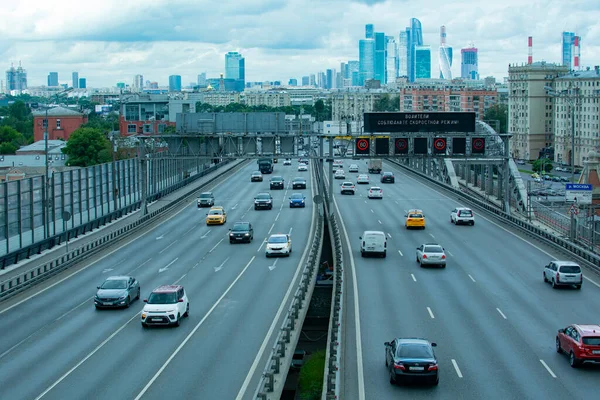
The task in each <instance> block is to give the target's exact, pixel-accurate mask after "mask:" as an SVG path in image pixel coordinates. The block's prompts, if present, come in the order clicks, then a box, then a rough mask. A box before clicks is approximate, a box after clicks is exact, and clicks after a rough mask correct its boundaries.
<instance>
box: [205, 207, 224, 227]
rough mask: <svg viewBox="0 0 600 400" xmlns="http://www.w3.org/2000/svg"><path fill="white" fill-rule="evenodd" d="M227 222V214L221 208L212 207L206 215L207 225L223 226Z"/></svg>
mask: <svg viewBox="0 0 600 400" xmlns="http://www.w3.org/2000/svg"><path fill="white" fill-rule="evenodd" d="M225 222H227V213H226V212H225V210H224V209H223V207H220V206H214V207H212V208H211V209H210V210H209V211H208V213H206V225H223V224H224V223H225Z"/></svg>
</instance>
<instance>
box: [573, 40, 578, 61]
mask: <svg viewBox="0 0 600 400" xmlns="http://www.w3.org/2000/svg"><path fill="white" fill-rule="evenodd" d="M574 48H575V51H574V59H573V67H575V68H579V36H575V44H574Z"/></svg>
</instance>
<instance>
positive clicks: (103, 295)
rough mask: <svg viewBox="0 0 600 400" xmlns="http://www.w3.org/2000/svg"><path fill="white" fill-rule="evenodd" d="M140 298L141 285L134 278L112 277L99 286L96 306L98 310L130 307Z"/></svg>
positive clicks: (95, 298) (95, 299)
mask: <svg viewBox="0 0 600 400" xmlns="http://www.w3.org/2000/svg"><path fill="white" fill-rule="evenodd" d="M139 298H140V283H139V282H138V281H137V279H135V278H134V277H133V276H110V277H108V278H106V280H105V281H104V283H103V284H102V285H100V286H98V291H97V292H96V297H94V305H95V306H96V308H104V307H129V304H131V302H132V301H134V300H138V299H139Z"/></svg>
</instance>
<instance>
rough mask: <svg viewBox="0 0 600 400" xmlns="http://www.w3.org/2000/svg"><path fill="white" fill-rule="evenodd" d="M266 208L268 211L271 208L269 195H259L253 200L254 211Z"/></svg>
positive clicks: (271, 201)
mask: <svg viewBox="0 0 600 400" xmlns="http://www.w3.org/2000/svg"><path fill="white" fill-rule="evenodd" d="M259 208H266V209H268V210H270V209H272V208H273V197H271V194H270V193H259V194H257V195H256V197H255V198H254V209H255V210H258V209H259Z"/></svg>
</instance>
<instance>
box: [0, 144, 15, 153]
mask: <svg viewBox="0 0 600 400" xmlns="http://www.w3.org/2000/svg"><path fill="white" fill-rule="evenodd" d="M16 152H17V147H16V146H15V145H14V144H12V143H0V154H15V153H16Z"/></svg>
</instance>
